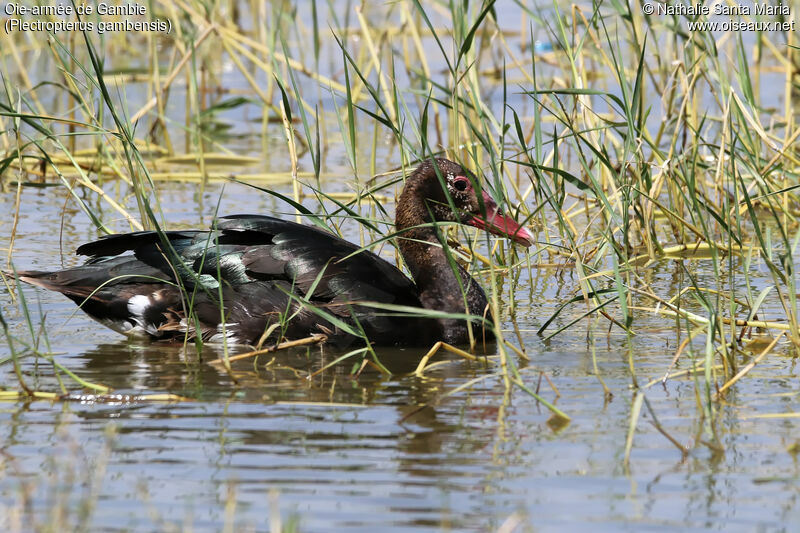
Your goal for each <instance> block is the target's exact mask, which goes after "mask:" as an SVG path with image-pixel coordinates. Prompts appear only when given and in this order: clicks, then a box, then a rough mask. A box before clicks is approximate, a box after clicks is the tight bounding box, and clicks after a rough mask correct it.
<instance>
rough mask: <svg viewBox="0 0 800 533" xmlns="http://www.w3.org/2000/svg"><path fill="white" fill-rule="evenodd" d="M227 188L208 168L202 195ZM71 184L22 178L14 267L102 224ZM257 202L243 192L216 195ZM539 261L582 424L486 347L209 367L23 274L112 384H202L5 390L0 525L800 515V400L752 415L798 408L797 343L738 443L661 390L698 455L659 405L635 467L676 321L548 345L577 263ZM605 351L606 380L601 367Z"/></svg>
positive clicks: (472, 524) (532, 294) (525, 325)
mask: <svg viewBox="0 0 800 533" xmlns="http://www.w3.org/2000/svg"><path fill="white" fill-rule="evenodd" d="M181 188H184V189H185V190H184V191H181V190H180V189H181ZM190 188H191V187H190V186H186V185H171V186H170V187H169V188H168V189H169V190H168V191H167V192H166V193H165V197H168V198H170V197H173V195H174V197H175V198H181V197H184V196H190V194H189V193H190V190H189V189H190ZM170 191H171V192H170ZM217 193H219V190H218V189H215V188H214V187H212V188H211V190H210V191H209V192H207V195H208V197H209V198H208V200H211V198H213V197H214V195H215V194H217ZM62 195H63V192H61V191H60V190H59V189H58V188H46V189H27V188H26V189H24V190H23V205H25V206H26V207H25V210H24V216H23V218H22V221H21V223H20V227H19V235H18V239H17V242H16V245H15V251H14V259H15V264H16V265H17V266H18V267H39V268H43V267H45V266H53V265H58V264H59V255H58V251H57V250H58V237H57V236H60V238H61V240H62V242H63V246H64V249H65V250H71V249H74V247H75V246H77V244H78V243H80V242H83V241H84V240H87V239H88V238H90V237H91V231H90V228H89V226H88V224H87V223H86V222H83V221H82V220H81V219H80V218H79V217H73V218H69V217H68V218H67V219H66V220H67V221H69V224H65V225H64V227H63V228H62V226H61V219H60V218H59V214H58V209H60V207H59V206H60V205H61V204H62V202H63V196H62ZM182 195H183V196H182ZM243 201H245V198H244V196H243V195H242V194H241V192H240V191H239V192H237V190H235V188H234V189H228V190H227V191H226V196H225V198H224V201H223V206H222V212H229V210H228V209H229V207H230V205H236V204H237V203H240V202H243ZM0 203H1V204H3V205H2V206H0V208H2V209H3V210H6V212H8V211H7V210H8V209H10V208H11V206H12V205H13V194H3V195H0ZM214 203H215V201H214V202H212V201H208V202H207V205H211V206H213V205H214ZM189 205H191V202H190V203H185V204H181V203H179V202H176V204H175V205H174V206H172V207H173V214H174V216H175V217H176V223H178V224H181V223H185V224H190V223H192V222H193V218H194V217H195V216H198V214H199V215H203V214H207V213H205V212H204V211H203V210H204V209H211V208H206V207H200V208H199V209H200V212H199V213H198V211H197V209H198V205H197V203H196V202H195V203H194V205H193V206H192V207H191V209H189ZM260 207H261V206H259V205H255V206H254V209H253V211H259V209H260ZM268 207H269V206H264V209H268ZM4 238H6V239H7V234H5V235H4ZM5 242H7V240H6V241H4V243H5ZM64 261H65V263H66V264H71V263H72V262H74V261H75V259H74V257H72V256H71V255H65V256H64ZM698 264H699V265H700V266H701V267H702V262H698ZM677 270H678V269H677V266H676V264H675V263H673V262H664V263H663V264H661V265H659V266H658V267H656V268H654V269H652V270H651V272H650V275H651V276H652V281H653V283H654V287H656V288H658V287H666V286H668V285H669V284H670V283H674V282H675V280H674V277H675V275H676V271H677ZM533 272H534V274H536V277H535V278H534V279H523V280H522V281H521V283H520V288H519V289H518V291H517V295H518V298H519V308H518V309H517V321H518V323H519V324H520V327H521V328H522V329H523V330H524V331H523V336H524V340H525V346H526V348H527V350H528V353H529V355H530V357H531V359H532V360H531V362H530V363H526V364H525V365H523V366H522V367H521V374H522V377H523V380H524V381H525V383H526V384H527V385H528V386H530V387H531V388H537V387H539V392H540V394H541V395H542V396H543V397H545V398H546V399H548V400H550V401H554V402H555V403H556V404H557V406H558V407H559V408H560V409H562V410H563V411H565V412H566V413H567V414H568V415H569V416H571V417H572V421H571V423H569V424H567V425H560V424H557V423H555V420H554V419H553V418H552V417H551V414H550V412H549V411H548V410H547V409H546V408H544V407H543V406H542V405H540V404H539V403H537V402H536V401H535V400H534V399H533V398H531V397H530V396H528V395H526V394H525V393H523V392H522V391H520V390H519V389H515V390H512V392H511V393H510V394H507V390H506V388H505V386H504V383H503V380H502V379H501V378H500V377H497V376H496V375H495V372H496V368H495V367H492V366H486V365H483V364H479V363H469V362H465V361H461V360H458V359H457V358H456V359H452V360H450V361H449V362H447V363H445V364H443V365H441V366H439V367H436V368H434V369H432V370H431V371H429V372H428V373H426V375H425V376H424V377H415V376H407V377H403V376H402V375H401V376H395V377H390V378H387V377H384V376H382V375H381V374H379V373H377V372H375V371H373V370H371V369H367V370H365V371H364V372H363V373H362V374H361V375H360V376H358V377H357V378H356V377H354V376H353V375H352V374H351V373H350V369H351V365H350V364H344V365H339V366H336V367H333V368H331V369H327V370H325V371H323V372H321V373H319V374H317V375H315V376H314V377H312V378H311V379H306V376H308V375H309V374H311V373H312V372H314V371H315V370H318V369H320V368H321V366H322V365H323V364H324V363H325V362H329V361H331V360H332V359H333V358H334V357H335V356H336V354H335V353H331V352H330V351H328V352H325V351H323V350H322V349H320V348H318V347H311V348H307V349H306V348H304V349H296V350H293V351H290V352H283V353H278V354H270V355H266V356H262V357H261V358H259V359H258V360H257V362H253V361H252V360H248V361H240V362H238V363H236V364H235V365H234V374H233V376H230V375H228V374H227V373H225V372H224V371H223V370H221V369H219V368H218V367H217V366H214V365H209V364H207V362H208V361H209V360H210V359H213V358H216V357H218V356H219V355H220V354H219V353H218V352H215V351H214V350H213V349H211V348H208V349H207V350H206V351H204V352H203V354H202V357H198V355H197V353H195V351H194V350H193V349H192V348H190V349H189V350H188V351H186V352H185V351H183V350H182V349H181V348H177V347H172V346H165V345H160V344H151V345H142V344H141V343H139V344H136V343H131V342H128V341H125V340H121V339H120V338H119V337H118V336H117V335H116V334H115V333H113V332H110V331H108V330H105V329H103V328H101V327H100V326H99V325H97V324H96V323H94V322H92V321H91V320H89V319H87V318H86V317H84V316H83V315H82V314H80V313H79V314H77V315H75V316H72V314H73V312H74V306H73V305H72V304H71V303H70V302H68V301H67V300H66V298H63V297H61V296H59V295H57V294H53V293H47V292H43V291H40V290H38V289H33V288H30V287H26V288H25V289H24V290H25V295H26V296H27V301H28V305H29V307H30V308H31V309H32V314H33V316H34V317H35V318H34V324H35V325H36V326H38V324H39V322H38V320H39V318H38V317H40V316H41V315H40V313H41V314H43V315H46V323H47V325H48V330H47V331H48V337H49V341H50V343H51V346H52V348H53V350H54V351H56V353H57V354H58V355H57V356H56V358H57V360H58V361H59V363H61V364H62V365H64V366H65V367H66V368H68V369H70V370H71V371H73V372H75V373H76V374H77V375H79V376H80V377H81V378H83V379H86V380H89V381H95V382H99V383H103V384H105V385H108V386H110V387H112V388H113V389H114V392H115V394H121V395H133V396H136V395H145V394H152V393H163V392H170V393H173V394H176V395H180V396H182V397H185V398H186V399H187V401H184V402H173V403H161V402H146V401H141V400H137V399H136V398H135V397H134V398H125V399H123V400H125V401H116V402H115V401H107V402H95V401H92V399H91V397H87V398H84V399H83V400H81V399H80V398H77V397H76V398H74V399H73V401H67V402H56V403H50V402H47V401H37V402H6V403H4V404H2V406H1V409H0V417H2V424H1V425H0V432H1V433H0V442H2V443H3V445H2V457H3V470H2V474H0V510H2V512H0V524H2V526H3V528H4V529H12V530H13V529H15V528H20V529H29V528H31V526H32V524H30V523H29V520H30V518H31V517H36V519H37V520H39V521H40V525H47V524H51V523H65V524H69V525H70V526H76V525H79V524H80V523H81V522H80V521H81V519H82V518H81V517H82V514H81V513H82V511H81V509H85V510H86V514H85V516H86V518H85V520H86V521H87V523H88V524H89V525H90V526H91V528H93V529H103V530H138V531H146V530H152V529H163V530H169V529H171V528H179V529H180V528H190V527H191V528H195V529H198V530H205V529H218V528H221V527H223V525H224V524H231V525H233V526H235V529H236V530H237V531H238V530H247V529H253V530H265V529H268V528H269V527H270V522H269V519H270V517H272V518H274V517H275V516H276V515H275V512H274V511H273V510H274V509H279V510H280V516H281V518H282V520H283V525H284V526H286V525H287V524H292V523H298V524H299V528H300V530H302V531H341V530H352V531H375V530H376V529H377V528H380V529H381V530H395V531H410V530H430V529H434V530H439V529H445V530H447V529H452V530H474V531H486V530H494V529H500V528H502V527H503V525H504V524H505V525H507V526H510V525H513V524H519V526H518V527H519V528H521V529H522V530H527V529H533V530H537V531H539V530H558V531H562V530H565V529H567V530H569V529H576V528H588V527H591V528H592V529H593V530H601V531H603V530H606V531H616V530H619V529H626V530H632V531H641V530H651V529H663V530H665V529H673V528H681V529H689V530H691V529H696V530H703V529H709V528H710V529H724V530H726V531H732V530H740V531H752V530H754V529H762V530H770V531H773V530H787V531H788V530H791V529H792V524H794V523H796V519H798V518H800V514H799V513H800V511H798V509H800V507H798V505H797V503H798V502H797V499H798V496H800V494H799V491H798V483H797V481H798V469H799V468H800V466H798V462H797V457H796V455H795V453H793V452H792V450H794V449H796V448H793V446H794V447H796V446H797V445H798V442H800V432H798V423H797V420H798V419H796V418H782V419H778V420H775V419H770V418H757V417H758V416H759V415H764V414H769V413H785V412H788V411H793V410H794V409H795V408H796V406H797V395H798V385H797V383H798V381H797V376H796V365H795V360H794V359H792V358H790V357H788V356H781V355H780V354H778V355H774V356H770V357H769V358H768V359H767V360H766V361H765V363H763V364H761V365H759V366H758V367H757V368H756V370H754V372H753V373H752V374H751V375H750V376H748V377H747V378H746V379H745V380H743V381H742V382H741V383H740V384H739V385H738V386H737V387H735V389H734V390H733V392H732V394H731V395H729V397H728V401H727V402H726V403H724V404H722V405H721V406H720V409H721V415H720V417H719V419H718V422H717V423H716V424H715V428H716V431H718V434H719V438H720V442H721V444H722V446H723V447H724V451H722V452H717V451H715V450H714V449H712V448H710V447H708V446H706V445H704V444H702V443H701V441H702V440H708V438H709V437H708V435H709V434H708V433H707V432H708V430H709V428H708V427H706V426H705V424H706V423H707V422H706V421H704V420H703V418H702V416H701V413H702V409H701V408H700V407H699V406H698V403H697V398H696V391H698V390H701V387H699V386H696V385H695V383H694V382H693V381H692V379H690V378H686V377H683V378H678V379H674V380H671V381H669V382H668V383H667V385H666V386H665V387H662V386H661V385H660V384H659V385H655V386H652V387H650V388H648V389H646V390H645V393H646V398H647V400H648V402H649V403H650V406H651V407H652V409H653V411H654V412H655V413H656V416H657V417H658V419H659V422H660V423H661V424H662V426H663V428H664V429H665V430H666V432H668V433H669V434H670V435H671V436H672V437H674V438H675V439H677V440H678V441H679V443H680V444H681V445H684V446H688V447H689V448H690V452H689V455H688V457H686V458H685V459H684V458H682V456H681V452H680V451H679V450H678V448H676V447H675V446H674V445H673V444H671V443H670V442H669V440H667V438H665V437H664V436H663V435H661V434H660V433H659V432H658V430H656V429H655V427H654V426H653V425H652V424H651V423H650V420H652V416H651V414H650V413H649V412H648V410H647V408H645V409H644V410H643V414H642V418H641V419H640V420H639V424H638V427H637V430H636V433H635V435H634V439H633V446H632V452H631V456H630V463H629V465H627V466H626V465H625V462H624V456H625V446H626V438H627V433H628V427H629V423H630V410H631V405H632V400H633V394H634V393H633V390H632V388H631V383H632V377H631V373H630V370H629V364H628V356H629V354H632V355H631V356H632V357H634V358H635V369H636V378H637V379H638V382H639V383H641V384H645V383H647V382H648V381H649V380H650V379H653V378H659V377H661V376H662V375H663V373H664V371H665V370H666V368H667V367H668V365H669V363H670V361H671V359H672V357H673V355H674V352H675V349H676V341H675V333H674V332H673V331H672V330H671V329H670V326H669V324H668V323H667V321H665V320H664V319H663V318H658V317H652V318H648V317H647V316H646V315H645V316H643V317H642V318H641V319H639V320H637V322H636V323H635V329H636V330H637V331H638V332H639V333H640V334H639V335H637V336H636V337H634V338H633V339H630V340H629V339H627V338H626V337H625V336H623V335H620V334H618V333H617V332H616V331H613V330H612V331H611V333H608V332H607V323H605V322H601V323H597V324H594V325H592V324H587V323H586V322H585V321H584V322H582V323H580V324H579V325H576V326H573V327H572V328H571V329H570V330H568V331H567V332H565V333H564V334H562V335H560V336H557V337H555V338H554V339H553V340H551V341H548V342H547V343H543V342H542V341H541V340H540V338H539V337H537V336H535V335H534V333H533V331H534V330H535V329H536V328H537V327H538V326H539V325H541V323H542V320H543V318H542V317H546V316H549V315H550V314H552V313H553V312H554V310H555V309H556V308H557V306H558V305H559V304H560V302H562V301H563V300H564V299H565V298H566V295H567V294H569V293H570V291H571V290H574V287H575V278H574V275H573V274H572V273H571V272H569V271H567V272H560V273H558V272H556V271H555V270H553V269H548V268H542V269H538V270H534V271H533ZM700 272H701V273H702V269H701V270H700ZM0 301H2V312H3V316H4V317H5V319H6V321H7V322H8V323H9V326H10V328H11V331H12V333H13V334H14V335H17V336H19V337H20V338H26V328H27V326H26V325H25V320H24V316H23V315H22V313H21V311H20V308H19V307H18V306H16V305H13V304H12V303H11V302H10V296H9V294H8V293H7V292H6V291H5V289H3V296H2V300H0ZM575 313H576V314H577V313H580V310H575ZM566 320H567V318H566V317H565V318H564V323H565V322H566ZM589 326H592V327H589ZM589 331H592V332H593V335H592V338H593V339H594V340H593V341H592V340H591V338H589V337H588V336H587V333H588V332H589ZM27 338H29V336H28V337H27ZM2 350H3V356H4V357H8V353H9V352H8V348H7V347H5V346H4V347H3V348H2ZM592 351H594V353H595V356H596V358H597V364H598V369H599V371H600V377H601V378H602V379H603V381H604V382H605V384H606V385H607V386H608V388H609V389H610V391H611V393H612V394H613V396H612V397H610V398H606V397H605V396H604V391H603V387H602V385H601V384H600V381H599V380H598V377H597V376H595V375H594V370H593V364H592ZM379 353H380V354H381V357H382V358H383V359H384V362H385V363H386V364H387V365H388V366H390V367H393V369H394V370H395V371H397V372H401V371H403V370H405V371H409V370H411V369H413V366H414V363H415V361H416V359H418V358H419V356H420V355H421V352H420V351H415V350H386V351H381V352H379ZM273 357H274V360H273ZM37 365H38V368H37ZM404 367H405V368H404ZM3 368H4V371H3V373H2V385H3V386H5V387H7V388H11V389H18V384H17V380H16V377H15V375H14V372H13V368H12V365H11V364H10V363H9V362H8V361H6V363H5V364H4V366H3ZM22 368H23V371H24V374H25V378H26V380H28V381H29V382H30V383H32V384H34V383H37V384H38V385H39V386H40V388H41V389H43V390H57V385H56V383H55V381H54V379H53V372H52V370H50V366H49V363H48V362H46V361H45V360H43V359H39V360H36V359H33V358H32V357H30V356H28V357H26V358H25V359H23V360H22ZM681 368H683V366H681ZM541 373H545V374H546V375H547V377H549V378H550V380H552V382H553V384H554V385H555V387H556V388H557V391H558V394H556V392H555V391H554V390H553V389H552V388H551V387H550V385H548V383H547V380H545V379H542V377H541ZM35 376H38V378H37V377H35ZM65 379H66V380H67V381H69V380H68V378H66V377H65ZM37 380H38V381H37ZM234 380H235V382H234ZM112 400H113V398H112ZM82 506H88V507H82ZM293 521H295V522H293Z"/></svg>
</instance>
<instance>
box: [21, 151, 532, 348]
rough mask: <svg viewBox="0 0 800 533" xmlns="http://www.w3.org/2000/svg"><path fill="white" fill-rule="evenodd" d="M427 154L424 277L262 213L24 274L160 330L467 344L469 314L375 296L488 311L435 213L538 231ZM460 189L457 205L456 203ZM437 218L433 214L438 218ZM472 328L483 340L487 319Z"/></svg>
mask: <svg viewBox="0 0 800 533" xmlns="http://www.w3.org/2000/svg"><path fill="white" fill-rule="evenodd" d="M436 163H437V165H438V168H439V173H438V175H437V173H436V171H435V170H434V168H433V166H432V164H431V162H426V163H423V165H421V166H420V168H418V169H417V170H416V171H415V172H414V173H413V174H412V175H411V176H409V178H408V183H407V185H406V188H405V190H404V192H403V195H402V196H401V199H400V203H399V204H398V208H397V223H398V230H399V231H401V232H402V233H403V235H401V236H400V237H399V244H400V250H401V253H402V255H403V257H404V259H405V260H406V263H407V264H408V266H409V268H410V270H411V272H412V275H413V276H414V279H415V281H416V283H415V282H413V281H412V280H411V279H409V278H408V277H407V276H406V275H404V274H403V273H402V272H401V271H400V270H398V269H397V268H396V267H395V266H393V265H391V264H390V263H388V262H386V261H384V260H383V259H381V258H380V257H378V256H377V255H375V254H374V253H372V252H370V251H367V250H362V249H360V248H359V247H358V246H356V245H354V244H352V243H350V242H347V241H345V240H343V239H341V238H339V237H337V236H335V235H333V234H331V233H328V232H326V231H323V230H320V229H317V228H313V227H310V226H305V225H301V224H296V223H294V222H289V221H285V220H281V219H278V218H274V217H270V216H263V215H236V216H230V217H224V218H220V219H218V220H217V221H216V224H215V226H214V227H213V228H212V229H210V230H208V231H167V232H153V231H141V232H135V233H128V234H120V235H110V236H107V237H104V238H101V239H99V240H97V241H94V242H91V243H88V244H84V245H82V246H80V247H79V248H78V250H77V253H78V254H80V255H86V256H89V260H88V261H87V262H86V264H84V265H82V266H79V267H74V268H70V269H66V270H62V271H58V272H37V271H25V272H19V273H18V278H19V279H21V280H23V281H26V282H29V283H32V284H35V285H39V286H41V287H45V288H47V289H51V290H56V291H58V292H61V293H63V294H64V295H66V296H67V297H69V298H70V299H72V300H73V301H75V302H76V303H78V304H79V305H81V306H82V309H83V310H84V311H85V312H86V313H88V314H89V315H90V316H92V317H93V318H95V319H97V320H99V321H101V322H102V323H104V324H106V325H108V326H109V327H111V328H112V329H115V330H117V331H119V332H122V333H126V334H134V333H138V334H145V335H147V336H149V337H152V338H155V339H182V338H185V337H186V336H188V337H189V338H191V337H193V336H196V335H199V336H201V337H202V338H203V339H204V340H206V341H211V342H220V341H224V340H227V341H228V342H234V343H247V344H254V343H257V342H259V341H264V340H267V339H269V340H270V341H278V340H281V339H293V338H301V337H305V336H308V335H311V334H314V333H323V334H325V335H327V336H328V339H329V341H332V342H336V343H339V344H341V343H347V342H350V341H352V340H353V339H354V338H357V337H364V338H366V339H368V340H369V341H371V342H374V343H377V344H401V345H402V344H405V345H409V344H428V343H431V342H434V341H436V340H446V341H448V342H453V343H462V342H465V341H466V340H467V339H468V336H467V322H466V321H465V320H464V319H460V318H452V317H449V318H435V317H434V318H426V317H424V316H419V315H418V314H414V313H402V312H387V311H386V310H384V309H380V308H377V307H376V306H375V305H373V304H379V305H385V304H391V305H396V306H405V307H411V308H420V307H424V308H428V309H434V310H441V311H444V312H447V313H460V314H464V313H468V314H470V315H476V317H482V316H485V315H486V313H487V309H486V307H487V304H486V297H485V295H484V293H483V290H482V289H481V288H480V286H479V285H478V284H477V282H475V280H473V279H472V278H471V277H470V276H469V274H468V273H467V272H466V270H464V269H463V267H461V266H459V265H457V264H454V263H451V262H450V261H449V260H448V259H447V257H446V256H445V253H444V251H443V249H442V247H441V239H442V237H441V234H440V233H439V232H438V231H437V230H436V228H434V227H431V225H430V224H427V223H429V222H431V221H432V220H437V221H454V222H461V223H466V224H472V225H475V226H478V227H482V228H484V229H486V230H488V231H491V232H494V233H501V234H504V235H506V236H509V237H511V238H512V239H514V240H515V241H517V242H520V243H522V244H525V245H529V244H530V243H531V240H532V236H531V235H530V233H529V232H528V231H527V230H525V229H524V228H522V227H520V226H518V225H517V224H516V223H514V222H513V221H512V220H510V219H508V218H506V217H504V216H503V215H502V214H500V213H498V212H497V209H496V207H497V206H496V205H495V204H494V202H493V201H492V200H491V198H490V197H489V195H488V194H486V193H483V195H482V196H478V194H477V193H476V192H475V190H474V189H473V186H474V185H475V184H477V181H476V180H475V178H474V176H472V174H470V173H468V172H467V171H465V170H464V169H462V168H461V167H460V166H458V165H456V164H455V163H452V162H450V161H447V160H436ZM447 195H450V196H451V199H452V201H453V204H452V205H454V206H455V207H456V211H455V212H454V211H453V210H452V208H449V207H448V208H447V209H444V208H443V207H442V206H443V205H450V203H449V202H448V201H447ZM432 217H433V218H432ZM473 323H474V324H475V328H474V334H475V335H476V336H478V337H480V335H481V333H480V326H479V324H480V323H481V319H480V318H476V319H475V320H474V321H473Z"/></svg>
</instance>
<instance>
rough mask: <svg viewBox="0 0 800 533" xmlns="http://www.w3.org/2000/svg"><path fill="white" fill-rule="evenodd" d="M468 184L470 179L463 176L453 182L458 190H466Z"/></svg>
mask: <svg viewBox="0 0 800 533" xmlns="http://www.w3.org/2000/svg"><path fill="white" fill-rule="evenodd" d="M468 185H469V180H468V179H467V178H463V177H459V178H456V179H455V181H454V182H453V187H455V188H456V190H457V191H466V190H467V186H468Z"/></svg>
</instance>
